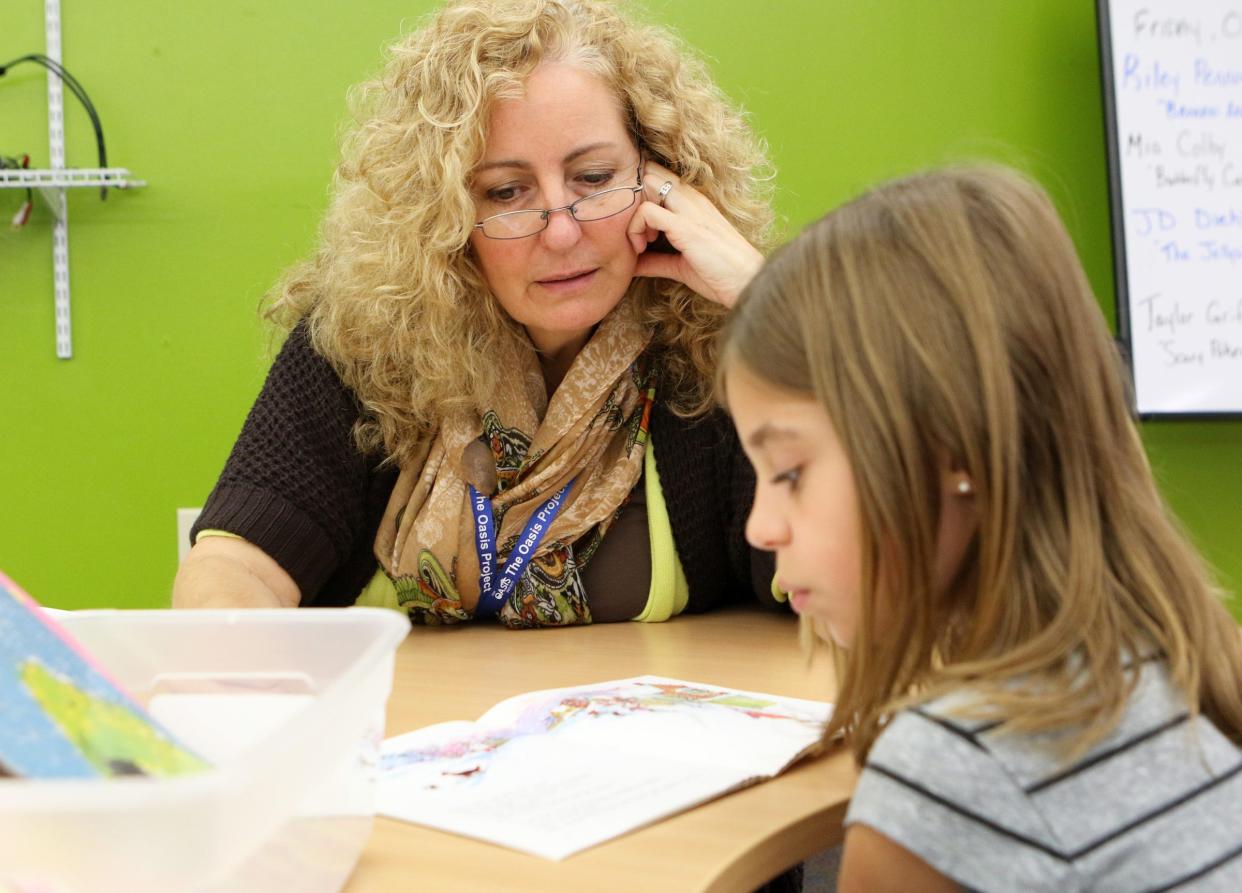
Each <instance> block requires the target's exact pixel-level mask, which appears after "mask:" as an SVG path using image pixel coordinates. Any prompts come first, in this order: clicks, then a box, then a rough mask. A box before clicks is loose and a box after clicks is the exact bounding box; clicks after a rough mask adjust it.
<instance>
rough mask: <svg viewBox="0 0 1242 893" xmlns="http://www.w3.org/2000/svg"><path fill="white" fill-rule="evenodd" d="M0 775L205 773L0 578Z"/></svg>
mask: <svg viewBox="0 0 1242 893" xmlns="http://www.w3.org/2000/svg"><path fill="white" fill-rule="evenodd" d="M0 716H3V717H4V720H3V722H0V772H3V774H7V775H17V776H24V777H28V778H96V777H112V776H118V775H156V776H170V775H181V774H184V773H188V772H197V771H200V770H203V769H206V768H208V764H207V763H206V762H205V761H204V760H202V759H201V758H200V757H199V756H198V755H196V754H194V753H193V752H192V751H190V750H188V749H186V748H185V747H184V746H182V745H181V744H180V743H178V742H177V741H176V739H174V738H173V736H172V735H171V734H169V732H167V731H166V730H165V729H164V728H163V727H162V726H160V725H159V724H158V723H156V722H155V721H154V720H153V719H152V718H151V717H150V716H149V715H148V714H147V712H146V711H145V710H144V709H143V708H142V706H141V705H140V704H139V703H138V702H137V701H136V700H135V699H134V698H133V697H131V696H130V695H129V694H127V693H126V692H125V691H124V690H123V689H122V687H121V686H120V685H119V684H117V683H116V682H115V681H114V680H112V679H111V678H110V677H109V676H108V674H107V673H106V671H105V670H104V669H103V668H101V667H99V666H98V665H97V664H96V663H95V662H94V661H93V660H92V659H91V657H90V655H88V654H87V653H86V652H85V651H84V650H83V649H82V648H81V646H79V645H78V644H77V643H76V642H75V641H73V639H71V638H70V637H69V635H68V634H67V633H66V632H65V631H64V630H63V629H61V628H60V627H59V626H58V625H57V624H56V623H55V622H54V621H53V620H52V619H51V618H50V617H49V616H48V615H47V614H46V613H45V612H44V611H43V609H42V608H40V607H39V605H38V604H37V603H36V602H35V601H34V600H33V599H32V598H31V597H30V596H28V595H26V593H24V592H22V590H21V589H20V588H18V586H17V584H16V583H14V582H13V581H12V580H10V579H9V578H8V577H6V576H5V575H4V574H2V573H0Z"/></svg>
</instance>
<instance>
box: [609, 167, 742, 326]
mask: <svg viewBox="0 0 1242 893" xmlns="http://www.w3.org/2000/svg"><path fill="white" fill-rule="evenodd" d="M665 183H671V184H672V188H671V189H670V190H668V191H667V193H666V195H665V198H664V206H663V207H661V206H660V205H659V204H658V201H659V194H660V188H661V187H662V186H664V184H665ZM643 198H644V199H645V201H643V202H642V203H640V204H639V206H638V210H637V211H635V212H634V216H633V217H631V218H630V225H629V239H630V244H631V245H633V246H634V250H635V251H636V252H638V266H637V267H636V268H635V271H634V275H636V276H648V277H654V278H660V279H673V280H676V281H677V282H680V283H682V284H684V285H686V286H688V287H689V288H690V289H691V290H693V291H694V292H696V293H698V294H700V295H702V296H703V297H705V298H708V299H709V300H712V301H715V302H716V303H718V304H723V305H724V306H725V307H732V306H733V304H734V302H735V301H736V300H737V296H738V295H739V294H740V293H741V291H742V289H743V288H745V287H746V284H747V283H748V282H750V280H751V278H753V277H754V275H755V273H757V272H759V268H760V267H761V266H763V255H762V254H760V253H759V251H758V249H756V248H755V247H754V246H753V245H751V244H750V243H749V242H747V241H746V239H745V238H743V237H742V234H741V233H739V232H738V231H737V230H736V229H734V228H733V225H732V224H731V223H729V221H728V220H726V219H725V217H724V215H723V214H721V213H720V211H719V210H718V209H717V208H716V206H715V205H713V204H712V203H711V201H709V200H708V199H707V198H706V197H705V196H704V195H702V194H701V193H700V192H699V191H698V190H696V189H694V188H693V187H691V186H687V185H685V184H683V183H681V182H680V181H679V180H678V179H677V176H676V175H675V174H673V173H672V172H671V171H669V170H668V169H667V168H664V167H661V166H660V165H658V164H656V163H655V162H651V161H648V162H647V164H646V167H645V169H644V171H643ZM661 234H663V235H664V237H665V239H667V240H668V243H669V244H670V245H671V246H672V247H673V248H674V249H676V253H671V252H664V251H658V250H651V248H650V246H651V243H652V242H654V241H655V240H656V239H657V238H658V237H659V236H660V235H661Z"/></svg>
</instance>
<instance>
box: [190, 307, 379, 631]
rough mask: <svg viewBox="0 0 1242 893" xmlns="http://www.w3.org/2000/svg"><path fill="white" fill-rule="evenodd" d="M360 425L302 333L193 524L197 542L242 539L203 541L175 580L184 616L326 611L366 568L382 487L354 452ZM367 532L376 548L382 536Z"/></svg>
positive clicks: (287, 348)
mask: <svg viewBox="0 0 1242 893" xmlns="http://www.w3.org/2000/svg"><path fill="white" fill-rule="evenodd" d="M358 415H359V408H358V404H357V401H356V399H355V398H354V396H353V393H352V392H351V391H350V390H349V389H348V388H347V387H346V386H345V384H344V383H343V382H342V381H341V380H340V378H339V376H337V375H336V372H335V371H334V370H333V369H332V367H331V365H330V364H329V363H328V361H327V360H325V359H324V358H323V357H322V356H320V355H319V354H318V353H317V352H316V351H315V350H314V347H313V346H312V345H311V343H310V338H309V336H308V333H307V329H306V324H305V323H302V324H299V325H298V326H297V327H296V328H295V329H294V330H293V331H292V332H291V333H290V334H289V338H288V339H287V340H286V341H285V344H284V346H283V347H282V348H281V351H280V354H279V355H278V356H277V358H276V361H275V362H274V363H273V364H272V368H271V370H270V371H269V373H268V376H267V380H266V381H265V382H264V385H263V390H262V391H261V392H260V394H259V397H258V399H257V400H256V401H255V404H254V406H253V407H252V408H251V410H250V413H249V415H248V416H247V418H246V422H245V424H244V425H243V427H242V431H241V434H240V435H239V436H238V438H237V442H236V443H235V444H234V445H233V450H232V452H231V453H230V455H229V458H228V461H227V463H226V464H225V467H224V470H223V472H222V473H221V475H220V478H219V480H218V481H217V482H216V485H215V487H214V489H213V490H212V493H211V495H210V496H209V497H208V499H207V501H206V503H205V505H204V507H203V511H202V513H201V514H200V515H199V519H198V522H197V523H196V524H195V525H194V531H193V535H194V536H197V535H198V534H199V533H200V532H201V531H204V530H219V531H225V532H227V533H231V534H234V535H235V537H240V539H236V538H235V537H215V536H212V537H204V538H203V539H202V540H201V541H196V542H195V545H194V547H193V548H192V549H191V550H190V554H189V556H187V558H186V561H185V563H184V566H183V567H182V569H181V570H180V571H179V572H178V574H177V579H176V582H175V584H174V599H173V603H174V605H175V606H177V607H188V606H206V605H211V606H215V607H228V606H236V607H244V606H255V605H264V606H276V605H298V604H299V603H302V604H306V603H311V602H315V601H319V600H321V598H320V596H321V593H323V592H324V591H325V586H327V587H328V588H332V587H333V586H335V585H336V584H335V583H334V582H331V581H334V580H335V579H336V577H335V575H336V574H337V573H338V571H341V570H342V568H346V569H348V568H352V565H353V564H354V563H356V562H355V561H354V557H355V555H356V554H361V555H363V557H367V556H369V555H370V542H369V541H367V538H368V525H370V524H371V520H372V519H371V517H370V516H371V515H372V514H374V512H372V511H370V508H371V505H370V503H371V502H373V501H374V500H373V499H372V497H373V496H376V495H377V494H375V493H373V492H372V491H373V490H375V488H376V484H377V483H378V481H377V477H376V475H374V474H372V471H371V465H372V464H373V463H372V461H371V460H369V459H368V458H367V457H365V456H363V455H362V454H361V453H359V452H358V450H357V448H356V446H355V445H354V441H353V434H352V432H353V425H354V423H355V422H356V421H357V419H358ZM384 501H386V500H384ZM369 530H370V533H369V535H370V536H371V537H372V538H373V536H374V527H373V525H371V526H370V528H369ZM365 570H366V569H365V568H363V569H362V571H363V573H362V574H361V576H363V577H365V576H367V574H366V573H365ZM348 576H351V578H352V577H356V576H359V574H349V575H348ZM338 582H339V581H338ZM351 582H353V581H352V579H351ZM364 582H365V581H364ZM360 586H361V584H359V588H360ZM356 594H357V591H356V590H355V591H354V592H352V593H350V598H349V599H348V600H350V601H352V596H354V595H356ZM329 595H330V596H331V597H332V598H333V599H336V597H337V596H338V595H339V593H335V592H333V593H329ZM336 600H337V601H339V599H336Z"/></svg>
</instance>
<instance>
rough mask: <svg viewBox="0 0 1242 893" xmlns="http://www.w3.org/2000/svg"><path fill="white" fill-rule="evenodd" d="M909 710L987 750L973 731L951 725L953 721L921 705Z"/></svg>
mask: <svg viewBox="0 0 1242 893" xmlns="http://www.w3.org/2000/svg"><path fill="white" fill-rule="evenodd" d="M910 712H911V713H913V714H914V715H915V716H921V717H922V718H923V719H925V720H927V721H928V722H934V723H935V724H936V725H938V726H940V727H941V728H942V729H944V730H945V731H946V732H952V733H953V734H954V735H956V736H957V737H959V738H961V739H962V740H963V741H965V742H967V743H968V744H970V745H972V746H974V747H977V748H978V749H979V750H982V751H984V752H987V748H986V747H984V746H983V745H982V744H981V743H980V742H979V739H978V738H976V737H975V734H974V733H973V732H968V731H967V730H966V729H963V728H961V727H960V726H955V725H953V723H951V722H949V721H948V720H947V719H944V718H942V717H939V716H936V715H935V714H932V713H928V712H927V711H926V710H924V709H923V708H922V707H912V708H910Z"/></svg>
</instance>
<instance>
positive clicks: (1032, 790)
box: [1025, 713, 1190, 794]
mask: <svg viewBox="0 0 1242 893" xmlns="http://www.w3.org/2000/svg"><path fill="white" fill-rule="evenodd" d="M1189 718H1190V714H1189V713H1179V714H1178V715H1177V716H1175V717H1173V718H1172V719H1170V720H1169V721H1168V722H1164V723H1161V724H1160V725H1158V726H1156V727H1155V728H1154V729H1148V730H1147V731H1146V732H1141V733H1140V734H1138V735H1135V736H1134V737H1133V738H1130V739H1129V740H1127V741H1122V742H1121V743H1120V744H1116V745H1114V746H1113V747H1110V748H1109V749H1108V750H1103V751H1100V752H1099V753H1097V754H1096V755H1095V756H1093V757H1090V758H1088V759H1086V760H1083V761H1082V762H1081V763H1077V764H1075V765H1073V766H1070V767H1069V768H1068V769H1064V770H1062V771H1061V772H1058V773H1056V774H1055V775H1050V776H1049V777H1047V778H1045V779H1044V780H1043V781H1037V782H1035V783H1034V784H1032V785H1028V786H1027V787H1026V789H1025V790H1026V793H1027V794H1037V793H1039V792H1040V791H1043V790H1047V789H1048V788H1050V787H1052V786H1053V785H1055V784H1059V783H1060V782H1063V781H1065V780H1066V779H1067V778H1072V777H1073V776H1075V775H1077V774H1078V773H1079V772H1085V771H1086V770H1087V769H1090V768H1092V767H1093V766H1098V765H1099V764H1100V763H1103V762H1104V761H1105V760H1111V759H1112V758H1113V757H1115V756H1117V755H1118V754H1121V753H1125V752H1126V751H1127V750H1129V749H1130V748H1132V747H1136V746H1137V745H1139V744H1142V743H1143V742H1144V741H1147V740H1149V739H1151V738H1155V737H1156V736H1157V735H1160V734H1163V733H1164V732H1167V731H1169V730H1170V729H1175V728H1177V727H1178V726H1180V725H1182V724H1183V723H1185V722H1186V720H1187V719H1189Z"/></svg>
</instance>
